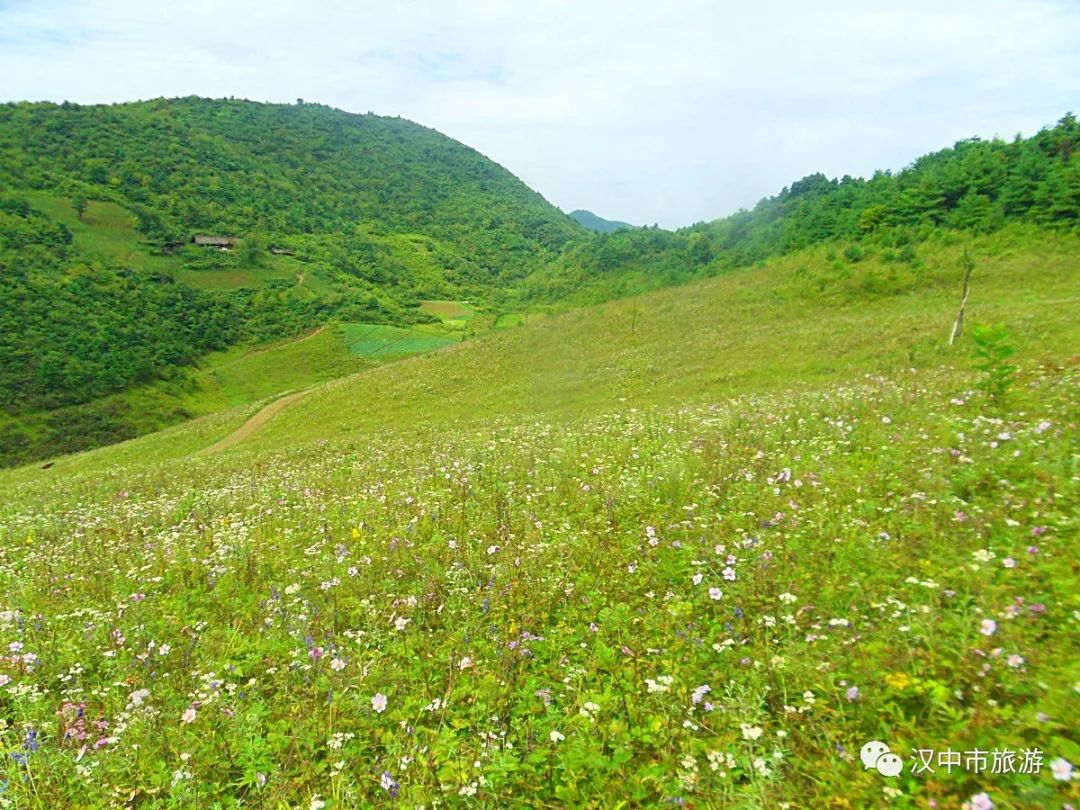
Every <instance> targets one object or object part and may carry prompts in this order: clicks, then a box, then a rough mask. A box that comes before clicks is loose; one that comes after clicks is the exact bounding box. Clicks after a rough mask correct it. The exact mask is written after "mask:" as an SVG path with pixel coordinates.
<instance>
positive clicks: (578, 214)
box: [570, 208, 635, 233]
mask: <svg viewBox="0 0 1080 810" xmlns="http://www.w3.org/2000/svg"><path fill="white" fill-rule="evenodd" d="M570 216H571V217H572V218H574V219H575V220H577V222H578V224H580V225H582V226H583V227H585V228H588V229H589V230H590V231H596V232H597V233H614V232H615V231H624V230H626V229H627V228H633V227H635V226H634V225H631V224H630V223H629V222H620V221H618V220H615V219H604V218H603V217H601V216H598V215H596V214H594V213H593V212H592V211H586V210H585V209H584V208H578V209H577V210H575V211H571V212H570Z"/></svg>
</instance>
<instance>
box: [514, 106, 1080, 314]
mask: <svg viewBox="0 0 1080 810" xmlns="http://www.w3.org/2000/svg"><path fill="white" fill-rule="evenodd" d="M1078 151H1080V123H1078V122H1077V119H1076V117H1075V116H1073V115H1072V114H1069V115H1066V116H1065V117H1063V118H1062V119H1061V120H1060V121H1059V122H1058V123H1057V124H1056V125H1055V126H1052V127H1047V128H1044V129H1042V130H1041V131H1039V132H1038V133H1036V134H1035V135H1034V136H1032V137H1030V138H1021V137H1019V136H1018V137H1017V138H1015V139H1014V140H1012V141H1003V140H998V139H994V140H981V139H979V138H972V139H969V140H964V141H960V142H959V143H957V144H956V145H954V146H953V147H951V148H948V149H942V150H941V151H938V152H934V153H933V154H929V155H925V156H923V157H921V158H919V159H918V160H916V161H915V162H914V163H912V164H911V165H910V166H908V167H907V168H905V169H904V170H902V171H900V172H896V173H892V172H887V171H879V172H877V173H875V174H874V176H873V177H871V178H869V179H862V178H856V177H844V178H842V179H839V180H837V179H829V178H827V177H825V176H824V175H823V174H812V175H809V176H807V177H804V178H803V179H801V180H799V181H797V182H795V183H792V184H791V186H789V187H788V188H785V189H783V190H782V191H781V192H780V193H779V194H777V195H775V196H773V197H767V198H765V199H763V200H761V201H760V202H759V203H758V204H757V205H756V206H755V207H754V208H753V209H752V210H749V211H740V212H738V213H736V214H734V215H732V216H729V217H726V218H724V219H719V220H716V221H713V222H708V223H700V224H698V225H694V226H691V227H688V228H684V229H681V230H678V231H674V232H670V231H662V230H658V229H656V228H646V229H638V230H621V231H617V232H614V233H610V234H603V235H600V236H597V237H595V238H593V239H590V240H578V241H577V242H575V243H574V244H573V245H571V246H568V248H567V249H566V250H565V251H564V253H563V255H562V256H561V257H560V259H559V260H558V261H556V262H554V263H552V265H550V266H549V267H548V268H546V269H545V270H544V271H542V272H541V273H539V274H537V275H535V276H533V277H532V278H531V279H529V280H528V281H527V282H526V283H525V285H524V291H525V298H526V300H530V301H533V302H536V303H540V302H543V303H548V304H558V303H563V304H565V303H567V302H570V303H573V304H582V303H590V302H595V301H600V300H604V299H607V298H612V297H616V296H625V295H632V294H634V293H637V292H641V291H643V290H646V289H653V288H656V287H661V286H666V285H669V284H675V283H680V282H683V281H687V280H690V279H693V278H698V277H702V276H707V275H712V274H715V273H717V272H722V271H723V270H726V269H730V268H734V267H743V266H747V265H751V264H754V263H756V262H758V261H761V260H763V259H767V258H769V257H772V256H779V255H783V254H785V253H789V252H791V251H793V250H798V249H800V248H804V247H808V246H811V245H815V244H819V243H822V242H827V241H829V240H838V241H847V242H856V243H865V244H866V245H880V246H881V248H882V249H883V250H885V251H888V252H889V255H890V256H893V257H894V258H895V259H896V260H897V261H911V260H912V259H913V257H914V256H915V251H916V246H917V243H918V242H919V240H920V239H921V238H922V237H923V236H925V235H926V234H927V233H928V232H929V231H930V230H932V229H936V228H950V229H957V230H961V231H969V232H975V233H987V232H990V231H993V230H996V229H998V228H1000V227H1002V226H1003V225H1005V224H1006V223H1008V222H1016V221H1025V222H1031V223H1035V224H1037V225H1040V226H1044V227H1049V228H1063V229H1076V228H1080V158H1078V157H1077V156H1076V153H1077V152H1078ZM861 249H862V248H860V246H859V245H858V244H856V245H853V246H851V247H850V248H849V255H848V257H847V258H848V259H849V260H853V261H858V258H859V256H860V250H861Z"/></svg>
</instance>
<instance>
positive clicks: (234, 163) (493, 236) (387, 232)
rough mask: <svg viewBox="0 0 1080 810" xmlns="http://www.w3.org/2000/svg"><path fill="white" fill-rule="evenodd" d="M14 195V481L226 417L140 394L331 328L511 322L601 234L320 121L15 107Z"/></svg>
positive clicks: (495, 173) (396, 144)
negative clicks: (66, 457) (225, 356)
mask: <svg viewBox="0 0 1080 810" xmlns="http://www.w3.org/2000/svg"><path fill="white" fill-rule="evenodd" d="M0 178H2V180H3V183H2V191H0V389H2V390H3V391H5V393H6V394H7V395H6V396H5V398H4V411H5V412H6V416H5V417H2V418H0V459H4V460H6V461H7V462H8V463H10V462H11V461H15V460H19V459H26V458H33V457H40V456H42V455H47V454H55V453H57V452H64V451H71V450H76V449H82V448H84V447H86V446H93V445H95V444H100V443H105V442H109V441H115V440H117V439H120V438H126V437H129V436H131V435H133V434H134V433H138V432H145V430H147V429H153V428H155V427H158V426H160V425H162V424H167V423H169V422H171V421H175V420H176V419H177V418H183V417H184V416H185V415H190V414H192V413H203V412H206V408H205V407H204V406H202V405H200V404H199V403H197V402H192V401H191V400H192V398H191V397H186V398H184V399H185V401H183V402H181V401H180V400H179V399H177V398H176V397H175V396H172V397H171V399H170V396H171V395H169V394H167V393H163V392H162V391H161V390H159V391H157V392H156V394H157V395H160V396H158V397H157V398H158V399H161V398H162V397H164V399H166V400H169V402H168V403H167V404H164V405H162V407H159V408H156V409H152V410H151V411H147V410H146V409H144V408H142V407H141V403H142V402H143V401H144V400H145V396H143V395H142V394H136V393H135V392H136V390H137V389H139V387H140V386H141V387H145V386H147V385H151V386H157V387H158V389H162V388H169V384H170V383H175V385H173V386H172V387H173V388H175V387H176V385H182V384H184V382H185V381H187V382H188V383H190V382H191V379H190V374H189V372H188V371H187V370H186V369H190V368H191V367H192V366H193V365H194V364H196V363H198V362H206V359H207V358H208V356H209V354H210V353H211V352H214V351H221V350H225V349H227V348H228V347H230V346H233V345H237V344H244V345H257V344H261V343H265V342H268V341H274V340H280V339H282V338H288V337H290V336H293V335H297V334H300V333H302V332H304V331H305V330H311V329H314V328H316V327H318V326H320V325H322V324H324V323H326V322H327V321H328V320H330V319H336V320H338V321H342V322H347V323H366V324H383V325H396V326H399V327H409V326H410V325H415V324H429V325H434V326H438V325H439V324H442V323H443V322H444V319H440V318H439V317H437V316H435V315H431V314H429V313H427V312H426V311H424V310H423V308H422V305H421V303H422V301H424V300H429V299H430V300H449V301H458V300H466V299H467V300H470V301H473V302H475V304H474V305H475V306H479V307H481V308H483V307H484V306H485V305H489V306H492V307H494V308H496V309H505V307H504V306H502V304H501V302H502V300H503V299H504V297H505V290H506V288H507V286H508V285H509V284H511V283H512V282H513V281H515V280H517V279H520V278H523V277H525V276H527V275H528V274H530V273H531V272H533V271H534V270H535V269H536V268H537V267H539V266H540V265H541V264H543V263H545V262H547V261H548V260H550V258H551V257H553V256H554V255H556V253H557V252H558V250H559V249H560V247H561V246H562V245H563V244H564V243H565V242H566V241H567V240H568V239H570V238H571V237H573V236H574V235H576V234H579V233H581V230H580V228H578V226H577V225H576V224H574V222H573V221H572V220H570V219H569V218H568V217H566V216H565V215H563V214H562V213H561V212H559V211H558V210H557V209H555V208H554V207H552V206H551V205H549V204H548V203H546V202H545V201H544V200H543V199H542V198H541V197H540V196H539V195H538V194H536V193H535V192H533V191H531V190H530V189H529V188H527V187H526V186H525V185H524V184H522V183H521V182H520V181H519V180H517V178H515V177H513V176H512V175H511V174H510V173H509V172H507V171H506V170H504V169H503V168H501V167H499V166H497V165H496V164H494V163H492V162H491V161H489V160H487V159H486V158H484V157H483V156H482V155H480V154H478V153H477V152H475V151H473V150H471V149H469V148H468V147H466V146H464V145H462V144H460V143H458V142H456V141H453V140H451V139H450V138H447V137H445V136H443V135H440V134H439V133H437V132H434V131H433V130H430V129H427V128H425V127H421V126H419V125H416V124H413V123H411V122H408V121H404V120H401V119H394V118H383V117H379V116H375V115H370V114H368V115H350V114H348V113H344V112H341V111H339V110H334V109H330V108H327V107H322V106H318V105H312V104H299V105H270V104H256V103H252V102H246V101H234V100H216V101H211V100H206V99H197V98H189V99H175V100H157V101H148V102H140V103H134V104H120V105H113V106H79V105H73V104H64V105H59V106H58V105H53V104H29V103H18V104H5V105H0ZM200 235H201V236H211V237H228V238H230V239H232V240H235V241H234V242H232V243H231V244H227V247H226V248H225V249H219V248H218V247H215V246H213V245H211V246H201V245H196V244H193V243H192V239H193V238H194V237H196V236H200ZM444 331H446V330H444ZM448 331H449V332H450V333H452V332H453V331H454V330H453V329H449V330H448ZM340 351H341V354H342V356H343V357H344V356H345V355H347V354H348V352H347V350H346V348H345V347H344V345H342V347H341V350H340ZM302 376H303V375H301V377H302ZM298 381H299V380H298ZM110 397H111V399H110ZM65 426H72V427H73V429H72V430H68V429H67V428H66V427H65ZM76 426H77V427H76ZM76 434H78V435H76Z"/></svg>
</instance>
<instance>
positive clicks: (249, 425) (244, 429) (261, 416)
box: [195, 388, 311, 456]
mask: <svg viewBox="0 0 1080 810" xmlns="http://www.w3.org/2000/svg"><path fill="white" fill-rule="evenodd" d="M310 392H311V389H310V388H308V389H306V390H304V391H297V392H296V393H293V394H286V395H285V396H283V397H278V398H277V399H275V400H274V401H273V402H271V403H269V404H267V405H265V406H263V407H262V408H260V409H259V410H258V411H257V412H256V413H255V415H254V416H252V417H251V418H250V419H248V420H247V421H246V422H244V424H242V425H241V426H240V427H238V428H237V429H236V430H234V431H233V432H232V433H230V434H229V435H228V436H226V437H225V438H224V439H221V440H220V441H218V442H215V443H214V444H212V445H210V446H209V447H204V448H203V449H202V450H200V451H198V452H197V453H196V454H195V455H198V456H209V455H212V454H214V453H220V452H221V451H222V450H228V449H229V448H230V447H232V446H233V445H235V444H239V443H240V442H242V441H243V440H244V439H246V438H247V437H248V436H250V435H251V434H252V433H255V431H257V430H259V428H261V427H262V426H263V425H265V424H266V423H267V422H269V421H270V420H271V419H273V418H274V417H275V416H277V415H278V414H279V413H281V412H282V411H283V410H285V409H286V408H288V407H289V406H290V405H292V404H293V403H294V402H296V401H297V400H298V399H301V398H302V397H305V396H307V395H308V394H309V393H310Z"/></svg>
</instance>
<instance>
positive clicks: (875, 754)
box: [859, 740, 904, 779]
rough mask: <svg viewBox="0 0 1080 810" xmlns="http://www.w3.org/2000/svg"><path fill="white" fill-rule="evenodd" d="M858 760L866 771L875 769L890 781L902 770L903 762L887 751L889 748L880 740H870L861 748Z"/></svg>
mask: <svg viewBox="0 0 1080 810" xmlns="http://www.w3.org/2000/svg"><path fill="white" fill-rule="evenodd" d="M859 759H861V760H862V763H863V765H864V766H865V768H866V769H867V770H870V769H871V768H876V769H877V772H878V773H880V774H881V775H882V776H884V777H887V778H889V779H891V778H892V777H894V776H899V775H900V772H901V771H902V770H904V760H902V759H900V757H899V756H897V755H896V754H894V753H893V752H892V751H890V750H889V746H888V745H886V744H885V743H883V742H881V740H871V741H870V742H868V743H867V744H866V745H864V746H863V747H862V750H861V751H860V752H859Z"/></svg>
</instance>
